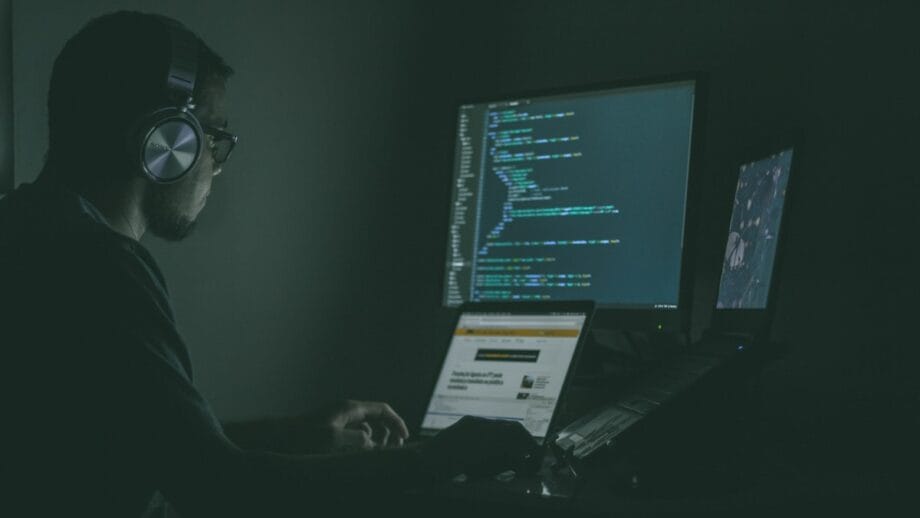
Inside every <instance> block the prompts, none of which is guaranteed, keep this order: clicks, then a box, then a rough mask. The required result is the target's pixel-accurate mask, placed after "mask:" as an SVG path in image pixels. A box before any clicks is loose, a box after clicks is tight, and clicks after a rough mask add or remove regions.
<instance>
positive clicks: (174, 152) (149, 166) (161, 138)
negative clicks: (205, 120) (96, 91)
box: [129, 108, 204, 183]
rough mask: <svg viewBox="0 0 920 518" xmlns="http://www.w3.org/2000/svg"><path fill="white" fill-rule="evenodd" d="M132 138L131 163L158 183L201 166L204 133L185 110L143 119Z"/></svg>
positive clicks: (154, 114) (174, 178)
mask: <svg viewBox="0 0 920 518" xmlns="http://www.w3.org/2000/svg"><path fill="white" fill-rule="evenodd" d="M135 127H136V128H137V130H136V131H132V132H131V134H132V136H131V138H130V139H129V148H130V149H129V151H130V153H131V155H132V162H133V163H135V164H138V165H139V167H140V170H141V172H142V173H143V174H144V176H146V177H147V178H149V179H150V180H152V181H154V182H156V183H172V182H176V181H178V180H180V179H182V178H183V177H184V176H185V175H187V174H188V173H189V171H191V170H192V169H194V168H195V166H196V165H197V164H198V161H199V160H200V159H201V152H202V149H203V147H204V132H203V131H202V129H201V124H199V122H198V119H197V118H196V117H195V116H194V115H192V114H191V113H189V112H188V111H185V110H180V109H178V108H164V109H161V110H157V111H155V112H153V113H150V114H148V115H147V116H145V117H143V118H142V119H141V120H140V122H139V123H138V124H137V125H136V126H135Z"/></svg>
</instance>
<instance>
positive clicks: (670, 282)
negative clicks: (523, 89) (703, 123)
mask: <svg viewBox="0 0 920 518" xmlns="http://www.w3.org/2000/svg"><path fill="white" fill-rule="evenodd" d="M696 86H697V85H696V81H695V80H694V79H693V78H682V79H672V80H664V81H656V82H647V83H645V84H635V83H634V84H630V85H628V86H619V87H607V88H595V89H591V90H581V91H572V92H563V93H554V94H551V95H541V96H520V97H515V98H509V99H504V100H495V101H489V102H478V103H467V104H463V105H462V106H460V109H459V113H458V120H457V140H456V155H455V160H454V174H453V186H452V198H451V203H452V206H451V216H450V223H449V224H450V230H449V232H450V235H449V237H448V250H447V268H446V275H445V283H444V298H443V302H444V304H445V305H446V306H457V305H459V304H461V303H463V302H466V301H537V300H574V299H590V300H595V301H596V302H597V303H598V306H599V307H600V308H615V309H627V310H656V311H658V310H661V311H669V310H676V309H677V308H678V304H679V302H681V286H682V284H681V274H682V267H683V266H684V254H683V250H684V248H685V246H686V239H685V238H686V235H685V226H686V223H687V222H686V219H687V199H688V186H689V175H690V170H691V167H690V166H691V150H692V148H693V145H692V142H693V138H694V135H693V133H694V110H695V108H696ZM684 273H685V272H684Z"/></svg>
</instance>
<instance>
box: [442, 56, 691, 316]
mask: <svg viewBox="0 0 920 518" xmlns="http://www.w3.org/2000/svg"><path fill="white" fill-rule="evenodd" d="M708 78H709V74H708V73H706V72H703V71H689V72H681V73H674V74H664V75H653V76H639V77H629V78H622V79H617V80H612V81H604V82H595V83H589V84H581V85H571V86H562V87H552V88H546V89H540V90H528V91H512V92H504V93H498V94H494V95H489V96H480V97H473V98H464V99H458V100H457V101H456V102H455V104H454V110H453V112H452V115H453V118H452V119H451V123H452V130H451V134H452V135H453V136H454V146H453V147H452V148H453V153H451V155H450V161H449V162H448V163H449V166H448V171H450V178H451V184H450V185H451V187H450V189H448V190H447V191H448V192H447V196H448V200H447V203H445V206H446V207H447V216H446V218H445V219H446V221H447V228H450V221H451V219H450V218H451V215H452V206H451V203H452V201H453V195H454V186H453V182H452V180H453V177H454V161H455V157H456V156H457V152H458V150H457V149H456V136H457V119H458V117H459V112H460V108H461V107H462V106H464V105H469V104H482V103H490V102H505V101H510V100H514V99H524V98H533V97H550V96H555V95H569V94H580V93H588V92H593V91H600V90H615V89H621V88H630V87H646V86H655V85H664V84H669V83H680V82H687V81H692V82H693V83H694V102H693V121H692V126H691V127H692V130H691V131H692V134H691V141H690V164H689V170H688V173H687V190H686V207H685V210H684V232H683V244H682V248H681V266H680V282H679V287H678V296H677V308H634V307H624V306H622V305H618V304H610V303H604V302H597V303H596V305H595V308H596V311H595V318H594V321H595V325H596V326H597V327H603V328H605V329H616V330H626V331H653V332H677V333H685V332H687V331H689V328H690V322H691V309H692V302H693V288H694V281H695V276H694V272H693V262H694V255H695V250H696V242H697V236H696V234H697V232H696V230H697V226H698V224H699V207H698V204H699V199H700V186H699V178H700V176H701V174H702V163H703V141H704V135H705V119H706V115H707V111H708V102H707V96H708V90H709V89H708ZM446 234H447V235H446V238H445V242H444V256H443V258H444V263H443V264H444V268H445V269H446V268H447V258H448V254H449V253H450V245H451V243H450V234H449V232H447V233H446ZM446 282H447V272H446V270H442V275H441V290H440V292H439V295H440V298H441V301H440V304H441V307H445V308H450V309H456V308H457V307H460V306H449V305H447V303H446V300H445V290H446V289H447V286H446Z"/></svg>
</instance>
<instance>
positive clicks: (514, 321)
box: [419, 301, 594, 496]
mask: <svg viewBox="0 0 920 518" xmlns="http://www.w3.org/2000/svg"><path fill="white" fill-rule="evenodd" d="M593 313H594V303H593V302H587V301H576V302H498V303H486V302H474V303H466V304H464V305H463V306H461V308H460V312H459V316H458V318H457V321H456V325H455V326H454V331H453V333H452V334H451V338H450V341H449V344H448V346H447V350H446V351H445V354H444V359H443V361H442V363H441V367H440V370H439V373H438V376H437V378H436V380H435V383H434V387H433V388H432V390H431V397H430V398H429V401H428V406H427V410H426V411H425V414H424V417H423V419H422V424H421V429H420V432H419V436H420V438H421V440H422V441H424V440H425V439H426V438H430V437H433V436H434V435H436V434H437V433H438V432H440V431H441V430H444V429H445V428H447V427H449V426H451V425H452V424H454V423H456V422H457V421H459V420H460V419H461V418H462V417H463V416H468V415H469V416H475V417H483V418H488V419H502V420H509V421H517V422H519V423H521V424H522V425H523V426H524V428H525V429H526V430H527V431H528V432H530V435H531V436H532V437H533V438H534V440H535V441H536V442H537V443H538V444H540V445H541V446H546V444H547V437H550V436H551V434H552V432H553V431H554V425H555V424H556V420H557V417H558V415H559V413H560V412H559V409H560V406H561V405H560V401H561V400H562V398H563V396H564V394H565V390H566V387H567V384H568V382H569V380H570V378H571V377H572V372H573V370H574V366H575V364H576V363H577V361H578V357H579V356H580V354H581V350H582V347H583V344H584V342H585V337H586V336H587V334H588V333H587V330H588V328H589V325H590V321H591V317H592V316H593ZM542 451H543V452H544V453H545V451H546V449H545V448H544V449H543V450H542ZM544 460H545V459H544ZM534 477H536V478H532V479H531V480H530V481H529V482H526V481H522V480H521V479H522V478H523V477H516V476H515V474H514V473H512V472H506V473H504V474H501V475H500V476H498V477H496V478H495V479H486V480H485V481H483V482H484V483H486V484H490V483H491V485H492V489H499V486H504V487H503V488H501V489H503V491H502V493H509V492H517V493H521V494H522V495H525V494H526V495H530V494H532V490H531V488H530V485H533V483H535V484H536V486H537V487H539V488H540V489H539V491H537V492H536V494H538V495H539V496H554V494H552V492H551V491H548V490H547V484H546V483H545V482H544V483H540V482H539V480H538V479H539V477H540V475H539V474H538V475H536V476H534ZM496 481H497V482H499V484H495V482H496ZM512 481H513V483H512ZM455 482H461V483H462V482H465V478H464V477H462V476H461V477H458V478H457V479H455ZM501 482H504V483H505V484H501ZM478 484H479V485H477V487H476V491H477V492H480V493H481V492H482V491H488V490H489V487H485V486H483V485H482V483H478ZM528 484H530V485H528Z"/></svg>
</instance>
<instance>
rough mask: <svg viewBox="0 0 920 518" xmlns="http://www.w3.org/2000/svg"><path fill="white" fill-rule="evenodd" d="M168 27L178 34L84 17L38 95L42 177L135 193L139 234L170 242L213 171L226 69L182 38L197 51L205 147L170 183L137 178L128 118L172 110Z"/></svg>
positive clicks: (152, 21)
mask: <svg viewBox="0 0 920 518" xmlns="http://www.w3.org/2000/svg"><path fill="white" fill-rule="evenodd" d="M170 25H172V26H173V27H176V28H177V30H180V31H185V32H188V29H186V28H185V27H183V26H182V25H181V24H179V22H176V21H175V20H172V19H170V18H166V17H163V16H159V15H151V14H143V13H137V12H125V11H122V12H117V13H113V14H108V15H104V16H101V17H99V18H96V19H94V20H92V21H90V22H89V23H88V24H87V25H86V26H84V27H83V28H82V29H81V30H80V31H79V32H78V33H77V34H76V35H74V36H73V37H72V38H71V39H70V40H69V41H68V42H67V44H66V45H65V46H64V49H63V50H62V51H61V53H60V55H58V57H57V60H56V61H55V63H54V70H53V72H52V76H51V85H50V88H49V92H48V130H49V146H48V155H47V163H46V167H45V172H47V173H49V174H50V175H52V176H54V177H55V178H56V179H57V180H58V181H61V182H62V183H65V184H66V185H68V186H70V187H71V188H73V189H74V190H76V191H78V192H82V193H89V192H92V193H107V195H111V193H116V195H117V193H119V192H123V193H128V192H131V191H136V192H140V197H141V200H140V204H141V210H142V213H143V216H144V219H145V220H146V225H147V228H149V229H150V230H151V231H152V232H153V233H154V234H155V235H158V236H160V237H163V238H166V239H172V240H176V239H181V238H183V237H185V236H186V235H187V234H188V233H189V232H190V231H191V229H192V227H193V225H194V222H195V220H196V218H197V217H198V214H199V212H200V211H201V209H202V208H203V207H204V203H205V199H206V197H207V195H208V193H209V192H210V186H211V180H212V178H213V176H214V175H216V174H218V173H219V172H220V164H217V163H216V161H215V153H213V147H212V146H214V145H215V144H216V142H215V137H213V136H211V134H213V133H219V131H214V130H215V129H223V128H224V127H225V126H226V124H227V119H226V115H225V111H224V106H223V98H224V89H225V85H226V81H227V79H228V78H229V77H230V76H231V75H232V73H233V70H232V69H231V68H230V67H229V66H228V65H227V64H226V63H225V62H224V60H223V59H222V58H221V57H220V56H218V55H217V54H216V53H214V52H213V51H212V50H211V49H210V48H209V47H208V46H207V45H205V43H204V42H203V41H201V40H200V38H198V37H197V36H194V35H192V36H193V37H194V38H195V40H197V43H198V49H199V51H198V69H197V74H196V82H195V88H194V92H193V94H192V95H193V99H194V103H195V105H196V108H195V110H194V112H193V113H194V114H195V116H196V117H197V118H198V120H199V121H200V122H201V124H202V126H204V127H205V128H206V129H207V130H206V133H208V134H209V135H208V136H206V137H205V142H204V144H205V146H204V148H205V149H204V151H203V153H202V155H201V158H200V160H199V162H198V164H197V165H196V167H194V168H193V169H192V170H191V171H190V172H189V173H187V174H186V175H185V176H183V177H182V178H181V179H180V180H179V181H177V182H175V183H170V184H159V183H156V182H154V181H152V180H151V179H149V178H147V177H146V176H144V175H143V174H142V169H141V165H140V162H139V160H138V157H137V155H136V154H134V153H132V152H131V151H130V149H131V142H132V139H133V138H134V137H135V132H136V128H137V125H138V121H139V120H142V118H143V117H144V115H145V114H149V113H150V112H152V111H154V110H156V109H158V108H163V107H167V106H176V105H177V103H176V99H175V98H174V97H173V96H171V92H170V91H169V89H168V88H167V81H166V79H167V75H168V71H169V66H170V63H171V60H172V55H171V54H172V45H171V33H170V28H169V27H170ZM188 34H191V33H190V32H188ZM218 138H219V137H218ZM209 151H212V152H209ZM217 158H220V157H219V156H218V157H217Z"/></svg>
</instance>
